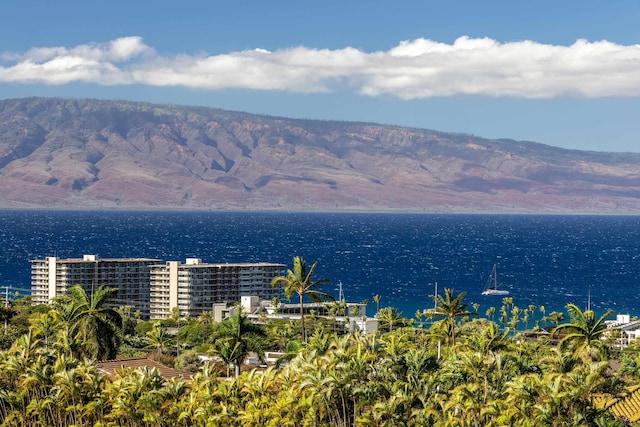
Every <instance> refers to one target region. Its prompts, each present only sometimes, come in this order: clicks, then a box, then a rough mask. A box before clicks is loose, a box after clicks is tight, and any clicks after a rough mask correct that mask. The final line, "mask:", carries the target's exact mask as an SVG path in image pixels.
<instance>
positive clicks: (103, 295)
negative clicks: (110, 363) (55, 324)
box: [64, 285, 122, 360]
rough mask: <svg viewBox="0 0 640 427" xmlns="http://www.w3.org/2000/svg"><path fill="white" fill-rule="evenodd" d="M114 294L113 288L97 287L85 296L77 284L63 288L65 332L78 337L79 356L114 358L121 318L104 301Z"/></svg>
mask: <svg viewBox="0 0 640 427" xmlns="http://www.w3.org/2000/svg"><path fill="white" fill-rule="evenodd" d="M114 293H115V289H113V288H105V287H104V286H99V287H98V289H96V290H95V291H94V292H93V295H91V296H89V295H87V293H86V291H85V290H84V289H83V288H82V286H80V285H75V286H73V287H71V288H69V289H68V290H67V294H66V295H65V296H64V301H65V302H67V304H69V309H68V311H69V313H71V315H70V317H69V319H68V322H69V324H68V326H69V331H70V332H71V333H72V335H74V336H76V337H77V338H79V339H80V341H81V345H80V348H79V349H78V351H79V353H80V354H78V356H79V358H81V357H90V358H94V359H98V360H105V359H114V358H115V357H116V355H117V353H118V348H119V346H120V331H121V329H122V317H121V316H120V313H118V311H117V310H116V309H114V308H111V307H108V306H107V302H108V301H109V299H110V298H111V296H112V295H113V294H114Z"/></svg>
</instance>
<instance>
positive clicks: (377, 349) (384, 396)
mask: <svg viewBox="0 0 640 427" xmlns="http://www.w3.org/2000/svg"><path fill="white" fill-rule="evenodd" d="M314 266H315V264H314ZM314 266H312V268H311V269H309V270H308V271H307V270H305V269H304V268H302V267H303V266H302V264H300V266H299V267H300V272H303V271H306V274H300V275H299V276H300V277H302V278H309V277H310V276H311V273H312V272H313V269H314ZM294 270H295V268H294ZM294 275H295V277H298V274H297V273H295V274H294ZM308 283H313V281H312V280H308ZM464 296H465V295H464V294H463V293H460V294H456V293H455V292H454V291H453V290H446V291H445V293H444V295H443V296H441V297H436V298H434V299H435V303H436V306H435V308H434V309H433V310H432V311H429V312H427V313H425V314H426V315H427V318H429V319H430V321H429V322H426V323H423V322H422V317H423V314H422V313H417V314H416V318H417V319H418V323H419V325H417V327H414V326H412V320H413V319H405V318H403V317H402V316H401V315H400V313H399V312H398V311H397V310H395V309H393V308H389V307H385V308H381V309H379V310H377V311H378V313H377V314H378V317H379V320H380V326H381V327H380V328H379V331H378V332H377V333H371V334H366V335H365V334H363V333H360V332H357V331H356V332H347V331H345V330H344V329H343V328H341V327H339V325H337V324H336V322H335V318H331V316H329V318H319V317H317V316H314V315H309V316H308V318H307V326H306V329H303V328H302V321H296V322H289V321H285V320H267V319H264V318H263V319H257V320H256V321H255V322H251V321H250V320H249V319H248V318H247V317H246V316H245V315H244V314H242V313H241V312H240V310H236V311H235V313H234V314H233V316H231V317H230V318H229V319H227V320H225V321H223V322H220V323H215V322H213V321H212V316H211V313H207V314H204V315H202V316H200V317H198V318H195V319H168V320H165V321H160V322H157V321H156V322H145V321H141V320H139V319H137V318H136V316H135V315H134V316H133V317H132V316H130V314H129V312H128V310H126V309H122V310H120V311H119V312H115V313H116V314H117V316H116V315H114V312H112V311H110V309H109V310H107V309H105V306H104V303H105V301H106V300H107V298H108V291H105V290H104V289H100V290H99V291H96V292H95V293H94V294H93V296H91V297H88V296H87V295H86V294H84V295H83V292H80V291H79V290H77V289H76V290H74V291H72V292H70V294H69V295H68V296H66V297H63V298H61V299H59V300H57V301H55V302H54V304H52V305H51V306H37V307H32V306H31V305H30V304H29V300H28V298H25V299H21V300H16V301H15V302H14V304H13V306H12V310H13V313H12V315H11V317H10V318H8V319H7V320H8V325H7V329H6V335H5V337H6V339H5V340H4V341H2V342H1V344H2V345H3V346H4V347H3V349H2V350H0V425H3V426H24V425H29V426H71V425H73V426H340V427H352V426H510V425H514V426H515V425H518V426H611V427H614V426H625V425H630V424H629V423H627V422H625V420H616V419H614V418H613V416H612V415H611V414H610V413H609V412H608V410H607V409H605V408H603V405H602V404H600V402H604V401H606V399H611V398H615V397H619V396H624V395H625V393H628V390H630V388H633V387H637V385H638V381H639V380H640V357H639V356H638V347H633V346H632V348H631V349H630V350H628V351H626V352H619V351H616V350H615V349H614V348H613V347H609V346H608V344H607V343H608V341H607V340H602V339H601V338H602V337H603V335H604V332H605V330H604V324H603V322H604V320H605V319H606V318H607V317H608V316H609V315H610V314H611V313H610V312H607V313H605V314H604V315H603V316H601V317H599V318H597V317H596V316H595V313H593V312H592V311H589V310H587V311H581V310H580V309H578V308H577V307H576V306H574V305H569V306H568V307H567V316H568V321H567V322H566V323H561V322H562V320H558V322H557V323H558V324H557V325H556V324H554V327H553V328H552V329H553V331H552V332H553V333H552V334H551V335H549V334H547V335H545V334H542V333H539V334H537V335H534V334H533V332H534V329H536V327H535V326H532V325H535V324H536V323H535V322H533V320H534V318H535V316H534V315H535V313H536V311H537V310H536V308H535V307H533V306H531V307H526V308H524V309H522V310H520V309H519V308H518V307H517V306H516V305H515V302H514V301H513V299H511V298H509V299H505V300H504V301H503V306H502V307H500V308H499V309H498V310H492V312H491V313H490V314H491V316H493V314H494V313H496V314H497V313H500V314H502V316H501V320H500V321H499V322H494V321H493V320H492V319H491V318H490V316H488V317H487V318H478V317H476V316H475V314H476V311H477V306H475V307H473V309H474V310H471V309H469V306H468V305H467V304H466V303H465V302H464ZM377 299H378V301H376V298H374V301H376V303H378V302H379V298H377ZM329 304H330V303H329ZM334 308H335V310H336V312H337V311H340V306H339V304H335V305H334ZM516 308H518V310H516ZM539 313H540V315H541V316H544V314H545V313H544V310H543V309H542V308H540V310H539ZM559 318H560V316H554V319H559ZM118 319H119V320H118ZM545 322H546V320H544V321H542V323H545ZM553 322H554V323H555V321H553ZM529 324H530V325H531V326H532V328H533V329H529V326H527V325H529ZM98 331H99V332H98ZM537 332H541V331H539V330H538V331H537ZM305 336H306V340H305ZM554 337H555V338H554ZM9 340H10V342H9ZM440 343H446V345H445V346H444V347H443V348H442V352H441V353H440V351H439V349H440ZM112 345H113V346H115V347H116V349H117V348H119V354H120V355H123V354H125V355H131V354H148V357H153V358H156V359H158V360H161V361H162V362H163V363H166V364H170V365H174V366H175V367H176V368H180V369H184V370H188V371H191V372H193V374H192V375H193V376H192V379H191V380H187V379H172V380H167V379H164V378H163V377H162V376H161V375H160V372H158V371H157V370H155V369H152V368H146V369H145V368H141V369H137V370H133V369H123V370H120V371H118V372H117V374H116V375H115V377H113V378H108V377H107V376H106V375H105V374H103V373H101V372H100V371H99V370H98V369H97V366H96V360H98V359H101V358H105V357H110V356H111V355H112V353H111V346H112ZM101 346H104V348H101ZM118 346H119V347H118ZM265 351H279V352H282V353H283V354H284V356H283V357H282V358H281V359H280V361H279V363H278V364H276V365H274V366H271V367H268V368H259V367H256V366H255V365H254V366H246V365H243V364H244V360H245V357H246V355H247V354H249V352H255V353H256V354H258V355H259V356H260V355H263V354H264V352H265ZM198 354H208V355H211V356H216V357H217V359H216V360H217V361H218V362H204V363H203V362H201V361H200V360H199V359H198V357H197V355H198ZM613 359H617V360H619V361H620V362H621V366H622V367H621V369H619V370H617V371H616V370H613V369H611V363H610V362H611V361H612V360H613ZM231 368H233V369H234V370H235V375H232V374H231ZM241 368H242V369H241Z"/></svg>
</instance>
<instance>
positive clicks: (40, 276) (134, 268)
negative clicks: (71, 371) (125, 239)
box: [31, 255, 161, 319]
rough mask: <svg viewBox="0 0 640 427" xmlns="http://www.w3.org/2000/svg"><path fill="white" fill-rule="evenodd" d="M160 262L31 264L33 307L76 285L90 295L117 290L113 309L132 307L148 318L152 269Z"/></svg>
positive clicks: (90, 258) (88, 259)
mask: <svg viewBox="0 0 640 427" xmlns="http://www.w3.org/2000/svg"><path fill="white" fill-rule="evenodd" d="M159 262H161V261H160V260H159V259H152V258H104V259H103V258H98V257H97V256H96V255H84V256H83V257H82V258H66V259H59V258H57V257H47V258H45V259H41V260H32V261H31V295H32V298H33V303H34V304H48V303H49V302H51V300H52V299H54V298H55V297H57V296H58V295H62V294H64V293H65V292H66V291H67V289H69V288H70V287H72V286H74V285H81V286H82V288H83V289H84V290H85V292H87V294H89V295H91V292H92V291H93V290H94V289H96V288H97V287H98V286H104V287H109V288H115V289H117V293H116V294H115V296H114V298H113V299H112V300H111V304H110V305H112V306H125V305H126V306H130V307H131V310H132V312H135V311H138V310H139V311H140V315H141V317H142V318H143V319H148V318H149V309H150V306H149V296H150V295H149V272H150V267H151V266H152V265H154V264H158V263H159Z"/></svg>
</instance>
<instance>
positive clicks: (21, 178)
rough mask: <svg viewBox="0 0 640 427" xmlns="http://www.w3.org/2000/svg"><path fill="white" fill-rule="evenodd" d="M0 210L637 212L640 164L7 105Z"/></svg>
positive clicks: (336, 131) (295, 124)
mask: <svg viewBox="0 0 640 427" xmlns="http://www.w3.org/2000/svg"><path fill="white" fill-rule="evenodd" d="M0 208H56V209H58V208H65V209H66V208H79V209H97V208H122V209H124V208H127V209H129V208H131V209H230V210H231V209H233V210H235V209H251V210H262V209H269V210H381V211H415V212H580V213H583V212H593V213H637V212H638V211H640V154H632V153H599V152H584V151H574V150H565V149H560V148H554V147H550V146H546V145H543V144H537V143H532V142H522V141H513V140H506V139H505V140H489V139H483V138H479V137H475V136H470V135H462V134H451V133H442V132H435V131H430V130H421V129H409V128H402V127H394V126H383V125H377V124H370V123H350V122H332V121H313V120H295V119H286V118H277V117H268V116H259V115H252V114H246V113H238V112H229V111H222V110H217V109H211V108H202V107H184V106H175V105H153V104H145V103H136V102H124V101H100V100H67V99H45V98H29V99H15V100H5V101H0Z"/></svg>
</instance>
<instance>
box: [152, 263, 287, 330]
mask: <svg viewBox="0 0 640 427" xmlns="http://www.w3.org/2000/svg"><path fill="white" fill-rule="evenodd" d="M283 268H284V264H271V263H264V262H260V263H238V264H206V263H202V261H201V260H200V259H199V258H187V260H186V261H185V263H184V264H183V263H181V262H179V261H167V263H166V264H162V265H154V266H152V267H151V281H150V284H151V300H150V307H151V312H150V314H151V318H152V319H164V318H166V317H167V316H168V315H169V314H170V313H171V310H172V309H174V308H175V307H177V308H178V310H179V312H180V316H181V317H186V316H191V317H195V316H199V315H200V314H202V313H203V312H205V311H211V310H212V309H213V305H214V304H218V303H235V302H238V303H239V302H240V299H241V297H242V296H249V295H250V296H256V297H258V298H259V299H262V300H270V299H272V298H273V297H275V296H281V293H282V291H281V289H279V288H274V287H273V286H271V281H272V280H273V278H274V277H276V276H279V275H281V274H282V271H283Z"/></svg>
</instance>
